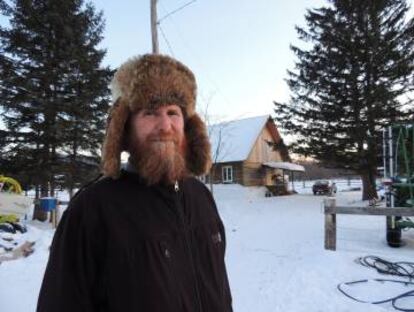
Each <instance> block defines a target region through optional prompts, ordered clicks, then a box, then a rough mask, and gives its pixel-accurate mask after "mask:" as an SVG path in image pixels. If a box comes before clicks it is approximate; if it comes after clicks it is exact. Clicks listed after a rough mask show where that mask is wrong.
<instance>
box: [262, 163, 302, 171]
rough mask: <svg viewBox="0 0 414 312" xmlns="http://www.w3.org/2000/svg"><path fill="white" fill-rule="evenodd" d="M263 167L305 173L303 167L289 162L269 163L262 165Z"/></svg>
mask: <svg viewBox="0 0 414 312" xmlns="http://www.w3.org/2000/svg"><path fill="white" fill-rule="evenodd" d="M263 165H265V166H267V167H271V168H276V169H284V170H290V171H300V172H305V167H303V166H301V165H298V164H292V163H289V162H283V161H270V162H267V163H264V164H263Z"/></svg>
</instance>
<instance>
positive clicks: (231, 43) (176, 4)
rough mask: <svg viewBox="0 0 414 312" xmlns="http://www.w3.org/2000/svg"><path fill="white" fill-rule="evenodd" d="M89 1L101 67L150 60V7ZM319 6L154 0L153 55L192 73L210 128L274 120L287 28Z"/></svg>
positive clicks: (285, 93)
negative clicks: (102, 53)
mask: <svg viewBox="0 0 414 312" xmlns="http://www.w3.org/2000/svg"><path fill="white" fill-rule="evenodd" d="M88 1H89V0H88ZM90 1H92V3H93V4H94V5H95V7H96V9H97V10H102V11H103V14H104V18H105V21H106V27H105V30H104V33H103V40H102V42H101V44H100V48H104V49H106V51H107V54H106V57H105V59H104V62H103V65H109V66H110V67H112V68H117V67H118V66H119V65H121V64H122V63H123V62H125V61H126V60H128V59H129V58H130V57H133V56H136V55H141V54H145V53H150V52H151V29H150V0H118V1H114V0H90ZM408 2H409V3H411V2H412V0H408ZM188 3H191V4H190V5H188V6H186V7H185V8H183V9H181V10H179V11H178V12H176V13H174V14H172V15H170V16H168V17H167V18H165V19H164V18H163V17H164V16H166V15H167V14H169V13H171V12H173V11H175V10H177V9H179V8H181V7H182V6H184V5H186V4H188ZM327 4H328V1H327V0H294V1H293V0H291V1H282V0H254V1H252V0H195V1H194V0H158V17H159V19H161V23H160V29H159V43H160V52H161V53H163V54H168V55H170V56H173V57H174V58H176V59H178V60H180V61H181V62H183V63H184V64H186V65H187V66H188V67H190V68H191V69H192V71H193V72H194V74H195V76H196V79H197V82H198V101H197V106H198V111H199V112H203V114H204V113H205V112H206V111H207V113H208V115H209V116H210V117H209V119H210V121H211V122H219V121H224V120H231V119H239V118H244V117H251V116H258V115H264V114H272V115H273V116H274V115H275V112H274V109H273V108H274V105H273V101H279V102H285V101H288V100H289V88H288V86H287V84H286V81H285V79H286V78H287V70H288V69H293V67H294V62H295V60H296V59H295V56H294V54H293V52H292V51H291V50H290V45H291V44H294V45H297V44H300V41H299V40H298V39H297V33H296V31H295V25H298V26H301V27H303V26H305V17H304V16H305V13H306V10H307V9H311V8H318V7H321V6H324V5H327ZM412 13H413V10H412V11H411V14H410V15H411V16H412V15H413V14H412ZM0 21H1V20H0ZM161 30H162V31H161ZM1 126H2V125H1V123H0V128H1Z"/></svg>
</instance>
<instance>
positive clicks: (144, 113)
mask: <svg viewBox="0 0 414 312" xmlns="http://www.w3.org/2000/svg"><path fill="white" fill-rule="evenodd" d="M142 114H143V115H144V116H153V115H154V114H155V112H154V111H152V110H145V111H143V112H142Z"/></svg>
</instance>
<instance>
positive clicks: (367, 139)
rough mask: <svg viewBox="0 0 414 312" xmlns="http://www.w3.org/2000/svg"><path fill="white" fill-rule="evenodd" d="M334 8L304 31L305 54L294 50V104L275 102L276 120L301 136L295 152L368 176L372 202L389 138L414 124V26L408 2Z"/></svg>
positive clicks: (333, 1)
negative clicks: (396, 127) (385, 132)
mask: <svg viewBox="0 0 414 312" xmlns="http://www.w3.org/2000/svg"><path fill="white" fill-rule="evenodd" d="M328 2H329V4H328V5H327V6H324V7H322V8H318V9H312V10H308V11H307V14H306V15H305V19H306V22H307V29H304V28H301V27H297V28H296V29H297V33H298V37H299V39H300V40H301V41H302V42H303V46H302V47H298V46H291V49H292V51H293V52H294V54H295V55H296V57H297V62H296V64H295V68H294V70H291V71H288V76H289V78H288V80H287V82H288V85H289V87H290V90H291V100H290V102H289V103H278V102H275V113H276V120H277V122H278V123H279V124H280V125H281V126H282V127H283V128H284V129H285V130H286V131H287V133H289V134H292V135H294V136H296V138H297V140H296V142H295V143H294V144H293V145H292V149H293V150H294V151H295V152H297V153H300V154H302V155H305V156H309V157H312V158H314V159H317V160H319V161H321V162H323V163H325V164H327V165H330V166H333V167H337V168H347V169H352V170H355V171H356V172H357V173H358V174H360V175H361V177H362V181H363V198H364V199H367V198H370V197H372V196H375V195H376V191H375V187H374V186H375V177H376V174H377V167H378V166H380V165H381V164H380V163H378V159H379V157H378V156H379V154H380V153H381V146H380V142H381V138H380V137H381V130H382V129H384V127H386V126H388V125H390V124H392V123H395V122H397V121H398V122H399V121H401V122H403V121H405V120H408V119H411V118H412V117H413V107H412V100H411V99H410V97H409V96H408V95H409V93H410V92H411V91H412V90H413V87H414V83H413V82H414V78H413V77H414V75H413V73H414V71H413V70H414V20H413V19H410V20H406V14H407V11H408V9H409V7H408V5H407V3H406V1H405V0H362V1H361V0H329V1H328Z"/></svg>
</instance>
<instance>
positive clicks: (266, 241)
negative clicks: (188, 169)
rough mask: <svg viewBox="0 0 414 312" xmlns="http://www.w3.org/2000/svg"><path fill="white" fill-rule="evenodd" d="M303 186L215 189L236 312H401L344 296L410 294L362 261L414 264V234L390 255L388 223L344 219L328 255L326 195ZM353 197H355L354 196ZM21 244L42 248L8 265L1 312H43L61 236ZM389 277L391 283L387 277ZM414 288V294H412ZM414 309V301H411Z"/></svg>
mask: <svg viewBox="0 0 414 312" xmlns="http://www.w3.org/2000/svg"><path fill="white" fill-rule="evenodd" d="M342 182H343V183H341V182H340V181H337V185H338V190H339V192H338V194H337V201H338V203H339V204H341V205H365V204H366V203H364V202H362V201H360V198H361V191H349V189H352V188H355V185H354V184H351V185H348V184H347V183H346V181H342ZM303 186H304V184H303V183H302V182H297V183H296V184H295V189H296V190H297V191H298V192H299V194H297V195H292V196H281V197H265V192H266V190H265V188H262V187H248V188H247V187H242V186H240V185H235V184H230V185H214V189H213V190H214V196H215V198H216V201H217V204H218V207H219V210H220V213H221V216H222V219H223V221H224V223H225V225H226V235H227V253H226V262H227V269H228V274H229V280H230V285H231V289H232V295H233V308H234V311H235V312H251V311H255V312H273V311H276V312H278V311H295V312H300V311H303V312H305V311H306V312H319V311H323V312H346V311H350V312H351V311H352V312H371V311H372V312H374V311H395V310H394V309H393V308H392V306H391V304H389V303H386V304H381V305H371V304H365V303H358V302H355V301H352V300H351V299H349V298H347V297H345V296H344V295H343V294H341V293H340V292H339V291H338V290H337V285H338V284H339V283H343V282H350V281H356V280H363V279H369V281H368V282H366V283H361V284H358V285H355V286H344V289H346V290H347V291H349V292H350V294H351V295H354V296H356V297H358V298H359V299H361V300H364V301H370V300H381V299H385V298H389V297H391V296H392V295H395V294H398V293H402V292H405V291H407V290H408V288H407V287H406V286H404V285H390V284H378V283H375V282H373V281H372V279H374V278H384V276H381V275H379V274H378V273H377V272H375V271H374V270H372V269H369V268H365V267H363V266H361V265H359V264H357V263H355V259H356V258H358V257H361V256H366V255H376V256H379V257H383V258H385V259H387V260H390V261H413V259H414V234H413V233H412V232H413V231H407V232H404V233H403V239H404V240H405V241H406V245H405V246H403V247H401V248H396V249H394V248H390V247H388V246H387V244H386V242H385V218H384V217H378V216H352V215H338V216H337V225H338V232H337V250H336V251H327V250H324V247H323V245H324V215H323V213H322V201H323V199H324V198H325V197H324V196H313V195H311V194H310V193H311V186H312V183H310V182H306V184H305V187H303ZM347 190H348V191H347ZM28 228H29V231H28V233H26V234H22V235H20V236H19V237H18V239H19V241H25V240H34V241H36V245H35V248H36V251H35V253H34V254H32V255H30V256H29V257H28V258H25V259H19V260H15V261H10V262H4V263H2V264H1V265H0V281H1V282H0V311H1V312H8V311H13V312H31V311H35V306H36V300H37V295H38V292H39V288H40V284H41V280H42V275H43V272H44V269H45V265H46V261H47V257H48V247H49V244H50V242H51V239H52V236H53V232H54V230H53V229H52V228H51V227H50V225H49V224H45V223H40V222H29V223H28ZM385 278H387V277H385ZM410 289H413V287H412V288H410ZM404 306H407V307H411V308H412V307H414V298H413V297H411V298H409V299H407V300H406V301H405V302H404Z"/></svg>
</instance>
